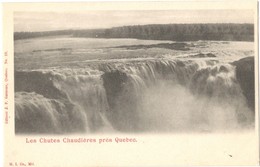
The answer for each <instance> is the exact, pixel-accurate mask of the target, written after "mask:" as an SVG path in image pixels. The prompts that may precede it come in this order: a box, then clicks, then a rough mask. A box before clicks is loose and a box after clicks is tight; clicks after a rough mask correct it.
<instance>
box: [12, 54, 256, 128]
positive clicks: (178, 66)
mask: <svg viewBox="0 0 260 167" xmlns="http://www.w3.org/2000/svg"><path fill="white" fill-rule="evenodd" d="M15 119H16V125H15V129H16V132H17V133H76V132H82V133H91V132H99V131H122V132H146V131H148V132H149V131H158V132H162V131H182V130H187V131H190V130H191V131H215V130H221V129H234V128H235V129H236V128H241V127H247V126H252V124H253V122H254V121H253V120H254V113H253V112H252V111H251V110H250V109H249V107H248V105H247V101H246V97H245V96H244V94H243V91H242V90H241V88H240V84H239V82H238V81H237V77H236V67H235V66H234V65H232V64H221V63H218V62H216V61H214V60H172V59H156V60H154V59H151V60H135V61H125V62H124V61H121V62H120V61H115V62H106V63H99V64H98V65H96V66H95V67H91V66H89V67H85V68H72V69H68V68H53V69H44V70H35V71H16V72H15Z"/></svg>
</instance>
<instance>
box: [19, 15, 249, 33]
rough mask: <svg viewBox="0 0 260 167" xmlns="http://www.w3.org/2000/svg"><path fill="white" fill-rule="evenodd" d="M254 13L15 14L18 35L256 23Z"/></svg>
mask: <svg viewBox="0 0 260 167" xmlns="http://www.w3.org/2000/svg"><path fill="white" fill-rule="evenodd" d="M253 16H254V14H253V11H250V10H169V11H168V10H163V11H162V10H161V11H160V10H150V11H149V10H148V11H147V10H145V11H140V10H139V11H85V12H70V13H64V12H15V13H14V31H15V32H19V31H32V32H34V31H52V30H64V29H93V28H111V27H118V26H125V25H145V24H173V23H253V22H254V18H253Z"/></svg>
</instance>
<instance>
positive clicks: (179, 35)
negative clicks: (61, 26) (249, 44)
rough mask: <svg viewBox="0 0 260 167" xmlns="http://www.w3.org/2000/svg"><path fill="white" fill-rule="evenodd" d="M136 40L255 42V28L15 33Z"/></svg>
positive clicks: (23, 36)
mask: <svg viewBox="0 0 260 167" xmlns="http://www.w3.org/2000/svg"><path fill="white" fill-rule="evenodd" d="M52 36H70V37H77V38H79V37H80V38H133V39H142V40H168V41H198V40H215V41H254V25H253V24H231V23H229V24H223V23H221V24H154V25H136V26H123V27H114V28H108V29H86V30H56V31H42V32H14V40H20V39H30V38H38V37H52Z"/></svg>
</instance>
